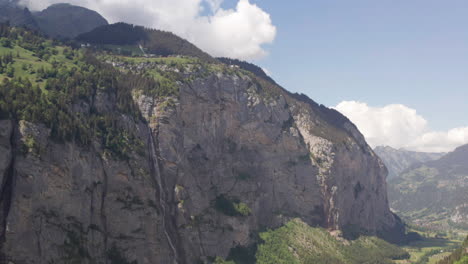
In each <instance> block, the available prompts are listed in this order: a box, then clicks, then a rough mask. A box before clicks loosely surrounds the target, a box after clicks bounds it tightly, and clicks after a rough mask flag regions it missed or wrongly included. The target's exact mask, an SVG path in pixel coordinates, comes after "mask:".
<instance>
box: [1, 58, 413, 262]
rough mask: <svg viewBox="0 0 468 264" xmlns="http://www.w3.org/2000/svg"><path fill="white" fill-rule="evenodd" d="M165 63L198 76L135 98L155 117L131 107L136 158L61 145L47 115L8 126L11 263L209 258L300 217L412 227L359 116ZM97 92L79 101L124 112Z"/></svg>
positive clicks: (4, 133)
mask: <svg viewBox="0 0 468 264" xmlns="http://www.w3.org/2000/svg"><path fill="white" fill-rule="evenodd" d="M146 67H151V66H150V65H149V66H146ZM163 68H164V70H165V71H175V70H177V71H184V74H186V77H187V78H188V79H190V81H189V82H187V81H184V82H182V81H180V82H178V83H177V85H178V90H179V92H178V95H177V96H172V97H166V98H161V97H156V96H152V95H149V94H145V93H141V92H136V91H135V92H134V93H133V100H134V101H135V103H136V104H137V105H138V108H139V109H140V112H141V115H142V116H143V117H144V120H145V121H138V122H137V121H134V119H132V118H131V117H129V116H126V115H125V114H124V113H122V114H121V115H120V119H119V120H118V122H119V124H120V125H121V126H123V127H126V128H127V129H130V130H131V131H134V134H135V136H136V137H137V139H138V140H139V142H141V147H139V149H138V151H132V152H129V153H127V157H126V159H117V158H114V157H112V156H110V155H108V154H107V153H106V151H105V149H104V148H103V146H102V145H101V144H100V142H98V141H94V142H93V143H92V144H91V145H90V146H87V147H83V146H79V145H77V144H74V143H70V142H68V143H61V142H54V141H53V140H51V139H50V136H49V133H50V131H49V129H47V128H46V127H45V126H44V125H42V124H40V123H37V124H33V123H28V122H24V121H11V120H3V121H1V122H0V150H1V151H0V176H1V177H3V180H2V183H3V185H2V193H1V200H0V201H1V202H0V206H1V207H2V209H3V210H2V211H1V212H2V213H1V214H0V215H1V216H2V218H1V219H0V220H1V221H2V223H3V224H4V227H5V228H4V229H3V231H2V233H1V237H2V239H4V242H3V243H2V248H1V251H2V253H3V258H4V259H8V260H11V261H12V262H13V263H48V262H50V261H52V262H53V261H55V262H57V263H59V262H60V261H61V260H63V259H64V258H67V257H73V258H74V259H83V260H84V261H89V260H93V261H96V262H98V263H99V262H104V260H105V259H109V258H111V257H124V258H125V259H127V260H128V261H129V263H130V262H131V261H137V262H138V263H197V261H206V260H208V259H210V257H215V256H221V257H226V256H227V255H228V254H229V252H230V250H231V249H232V248H234V247H237V246H245V247H247V246H249V245H251V244H252V243H255V242H256V234H257V233H258V232H259V231H260V230H265V229H266V228H276V227H279V226H281V225H282V224H284V223H286V222H287V221H288V220H290V219H292V218H300V219H302V220H303V221H304V222H306V223H308V224H309V225H312V226H322V227H325V228H329V229H341V230H343V231H349V230H353V231H356V232H360V233H366V234H375V235H379V236H381V237H384V238H388V239H393V240H396V239H398V237H399V236H401V235H403V232H404V230H403V227H402V225H401V222H400V220H399V219H398V218H397V217H396V216H394V215H393V214H392V213H391V212H390V209H389V206H388V202H387V194H386V182H385V177H386V173H387V170H386V168H385V166H384V165H383V164H382V162H381V161H380V159H379V158H378V157H377V156H376V155H375V154H374V153H373V151H372V150H371V148H370V147H369V146H368V145H367V144H366V142H365V140H364V138H363V136H362V135H361V134H360V133H359V131H358V130H357V129H356V127H355V126H354V125H353V124H352V123H351V122H350V121H349V120H348V119H347V118H345V117H344V116H342V115H341V114H339V113H338V112H336V111H334V110H330V109H328V108H326V107H323V106H320V105H318V104H316V103H314V102H313V101H312V100H310V99H308V98H307V97H305V96H300V95H293V94H290V93H288V92H286V91H285V90H283V89H282V88H280V87H278V86H276V85H274V84H272V83H269V82H267V81H264V80H260V79H258V78H257V77H255V76H253V75H252V74H248V73H245V72H244V71H240V70H236V69H234V70H233V71H231V72H224V71H217V70H210V71H209V74H204V75H199V74H198V75H196V74H195V70H193V71H192V70H191V69H192V68H191V67H190V65H187V67H186V69H175V68H171V67H163ZM192 74H193V78H189V77H190V76H191V75H192ZM95 96H96V98H93V100H89V101H88V102H91V103H90V104H93V105H89V104H88V103H83V102H77V103H76V106H73V107H74V109H76V110H77V111H82V112H86V111H88V110H89V109H94V111H98V112H106V111H118V110H117V107H116V104H117V102H116V96H115V95H114V94H112V92H102V91H100V92H97V93H96V95H95ZM31 139H34V147H33V148H29V149H27V150H26V151H24V150H22V149H21V147H20V146H22V145H25V144H26V143H27V142H29V141H28V140H31ZM391 235H393V236H391Z"/></svg>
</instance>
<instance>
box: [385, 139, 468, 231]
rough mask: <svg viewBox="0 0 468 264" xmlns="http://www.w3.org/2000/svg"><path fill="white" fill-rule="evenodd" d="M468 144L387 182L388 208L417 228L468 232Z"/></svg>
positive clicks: (415, 166)
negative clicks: (389, 203)
mask: <svg viewBox="0 0 468 264" xmlns="http://www.w3.org/2000/svg"><path fill="white" fill-rule="evenodd" d="M467 160H468V145H464V146H461V147H459V148H457V149H456V150H455V151H453V152H450V153H448V154H446V155H444V156H443V157H441V158H440V159H438V160H434V161H428V162H425V163H422V164H417V165H413V166H412V167H410V168H409V169H407V170H405V171H404V172H403V173H401V175H400V176H399V177H398V178H393V179H391V180H390V181H389V199H390V201H391V207H392V208H394V209H395V210H397V211H398V212H400V213H401V214H402V215H403V216H405V217H406V218H408V219H410V220H411V221H412V222H415V223H416V224H418V225H421V226H425V227H429V228H438V229H446V228H450V227H452V228H461V229H468V225H467V223H468V203H467V202H468V163H467Z"/></svg>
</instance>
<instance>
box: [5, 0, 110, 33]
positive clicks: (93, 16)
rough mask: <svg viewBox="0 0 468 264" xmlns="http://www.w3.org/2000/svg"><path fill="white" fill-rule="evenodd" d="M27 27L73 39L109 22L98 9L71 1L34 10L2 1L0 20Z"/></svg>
mask: <svg viewBox="0 0 468 264" xmlns="http://www.w3.org/2000/svg"><path fill="white" fill-rule="evenodd" d="M7 21H9V23H10V24H11V25H12V26H24V27H27V28H30V29H34V30H40V31H41V32H43V33H45V34H47V35H49V36H51V37H54V38H74V37H76V36H78V35H80V34H82V33H85V32H88V31H91V30H93V29H95V28H96V27H98V26H102V25H107V24H108V23H107V21H106V19H104V18H103V17H102V16H101V15H100V14H98V13H97V12H95V11H92V10H89V9H86V8H83V7H79V6H73V5H70V4H54V5H51V6H49V7H48V8H46V9H44V10H42V11H40V12H35V13H31V12H30V11H29V10H28V9H27V8H25V7H23V6H21V5H19V3H18V1H14V0H1V1H0V23H2V22H7Z"/></svg>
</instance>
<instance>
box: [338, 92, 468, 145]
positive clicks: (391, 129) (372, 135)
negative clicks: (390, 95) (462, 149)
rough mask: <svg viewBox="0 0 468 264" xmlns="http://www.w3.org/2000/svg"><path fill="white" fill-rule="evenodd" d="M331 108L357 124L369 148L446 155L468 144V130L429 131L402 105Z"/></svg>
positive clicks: (359, 104)
mask: <svg viewBox="0 0 468 264" xmlns="http://www.w3.org/2000/svg"><path fill="white" fill-rule="evenodd" d="M334 108H335V109H336V110H338V111H340V112H341V113H342V114H344V115H346V116H347V117H348V118H349V119H350V120H351V121H352V122H353V123H354V124H356V126H357V127H358V128H359V130H360V131H361V132H362V134H363V135H364V137H365V138H366V140H367V142H368V143H369V144H370V145H371V146H372V147H375V146H379V145H388V146H391V147H394V148H405V149H409V150H415V151H426V152H448V151H452V150H453V149H455V148H456V147H458V146H460V145H463V144H468V127H460V128H454V129H451V130H449V131H431V130H430V129H429V126H428V122H427V120H426V119H425V118H424V117H422V116H420V115H419V114H418V113H417V112H416V110H414V109H411V108H409V107H407V106H404V105H401V104H392V105H387V106H384V107H370V106H368V105H367V104H366V103H362V102H356V101H344V102H341V103H339V104H338V105H337V106H336V107H334Z"/></svg>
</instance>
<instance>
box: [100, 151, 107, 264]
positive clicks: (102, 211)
mask: <svg viewBox="0 0 468 264" xmlns="http://www.w3.org/2000/svg"><path fill="white" fill-rule="evenodd" d="M99 160H100V162H101V166H102V174H103V177H104V179H103V180H104V182H103V185H102V195H101V208H100V209H99V214H100V218H101V224H102V228H103V230H102V231H103V244H104V254H105V257H104V263H105V264H107V263H108V261H107V251H108V232H107V215H106V206H105V205H106V197H107V185H108V176H107V172H106V169H105V167H104V166H105V165H104V161H103V160H102V157H101V156H99Z"/></svg>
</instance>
